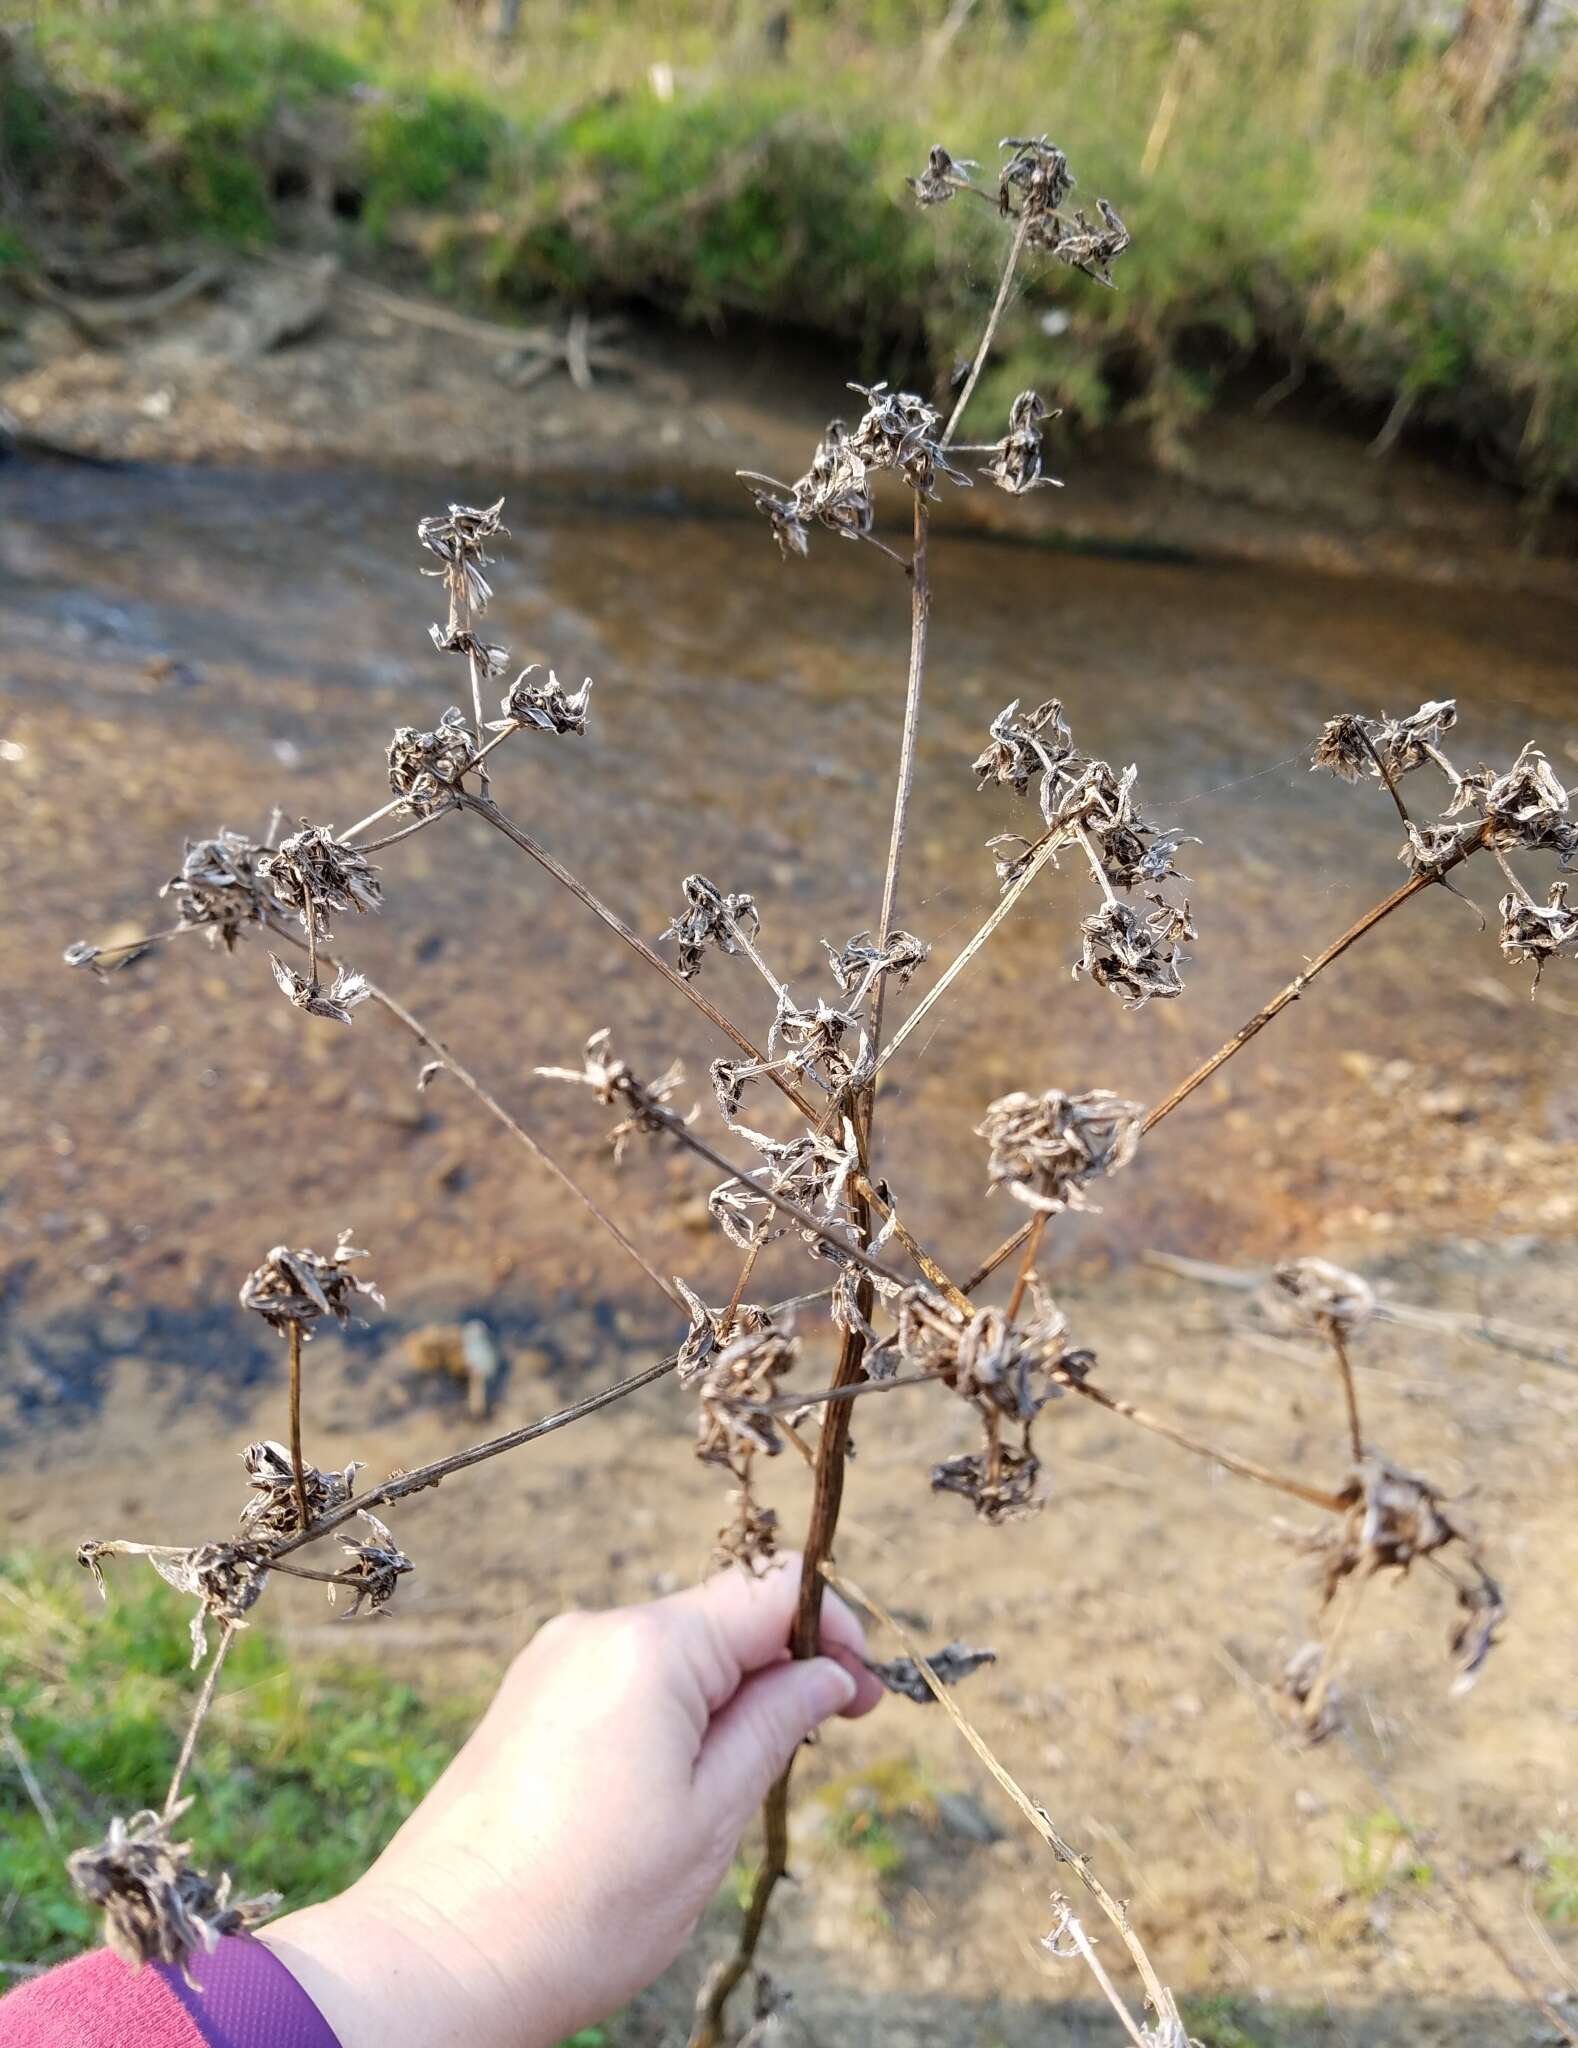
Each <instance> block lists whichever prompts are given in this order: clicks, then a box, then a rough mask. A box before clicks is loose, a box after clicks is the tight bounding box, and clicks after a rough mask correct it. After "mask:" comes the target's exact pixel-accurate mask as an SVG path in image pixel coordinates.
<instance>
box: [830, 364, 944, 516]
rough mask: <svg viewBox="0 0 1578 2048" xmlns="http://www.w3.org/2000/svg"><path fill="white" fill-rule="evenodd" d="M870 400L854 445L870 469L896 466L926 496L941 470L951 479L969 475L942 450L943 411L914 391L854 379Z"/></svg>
mask: <svg viewBox="0 0 1578 2048" xmlns="http://www.w3.org/2000/svg"><path fill="white" fill-rule="evenodd" d="M849 388H850V390H851V391H858V392H859V393H860V395H861V397H862V398H864V399H865V401H866V410H865V412H864V413H863V414H862V415H861V418H860V421H859V423H858V425H857V426H856V428H855V431H854V433H853V434H852V435H851V437H850V442H849V445H850V446H851V448H853V449H854V451H855V453H856V454H857V455H858V456H859V458H860V460H861V461H862V462H864V463H865V465H866V466H867V468H868V469H892V470H897V471H898V473H899V475H900V476H902V477H903V479H904V481H905V482H906V483H907V484H908V485H909V486H910V488H911V490H914V491H919V492H920V493H921V494H922V495H923V496H925V497H928V498H931V497H935V496H936V485H937V475H938V472H939V471H940V472H941V473H942V474H943V475H944V476H946V477H947V478H948V479H949V480H950V481H951V482H953V483H956V484H965V485H968V484H969V481H970V479H969V478H968V477H967V476H966V475H965V474H964V472H963V471H962V470H959V469H955V468H954V466H953V464H952V463H950V462H949V460H948V458H947V456H946V454H945V453H944V452H943V448H942V442H941V438H940V437H941V433H942V414H941V413H940V412H939V411H938V410H937V408H936V406H934V405H931V404H929V403H928V402H927V401H926V400H925V399H924V398H917V397H916V395H915V393H914V392H913V391H889V389H888V387H887V385H886V384H885V383H883V384H870V385H866V384H851V385H850V387H849Z"/></svg>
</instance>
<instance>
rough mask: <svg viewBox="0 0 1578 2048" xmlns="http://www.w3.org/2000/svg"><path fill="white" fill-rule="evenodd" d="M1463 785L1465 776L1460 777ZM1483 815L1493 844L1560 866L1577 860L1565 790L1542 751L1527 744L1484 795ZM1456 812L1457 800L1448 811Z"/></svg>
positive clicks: (1575, 829)
mask: <svg viewBox="0 0 1578 2048" xmlns="http://www.w3.org/2000/svg"><path fill="white" fill-rule="evenodd" d="M1464 781H1465V784H1466V783H1467V781H1468V778H1467V777H1465V778H1464ZM1483 802H1484V809H1485V815H1486V817H1487V818H1488V819H1489V820H1490V823H1491V827H1492V832H1493V839H1494V843H1495V844H1496V845H1497V846H1500V847H1512V846H1521V847H1524V848H1526V849H1527V850H1528V851H1529V852H1530V853H1541V852H1551V853H1555V854H1556V855H1557V856H1558V859H1559V861H1560V864H1561V865H1562V867H1564V868H1570V867H1571V866H1572V865H1573V861H1574V858H1575V857H1578V825H1574V824H1573V822H1572V820H1571V818H1570V817H1569V815H1568V797H1567V791H1566V790H1565V789H1564V788H1563V787H1562V785H1561V783H1559V782H1558V781H1557V779H1556V771H1555V770H1554V769H1553V768H1552V766H1551V764H1550V762H1549V761H1548V760H1547V759H1546V758H1545V755H1544V753H1543V752H1542V751H1541V750H1540V748H1538V747H1537V746H1535V744H1534V742H1533V741H1532V740H1530V741H1529V742H1528V743H1527V744H1526V745H1525V747H1524V749H1523V751H1522V753H1521V754H1519V756H1518V758H1517V760H1516V761H1514V762H1513V764H1512V766H1511V767H1510V768H1509V769H1508V770H1507V772H1506V774H1505V775H1499V776H1497V777H1496V778H1495V779H1494V780H1493V781H1492V782H1491V783H1490V785H1489V787H1488V788H1487V789H1486V790H1485V791H1484V796H1483ZM1456 808H1458V805H1457V803H1456V801H1454V802H1453V803H1452V804H1451V805H1449V806H1448V813H1449V815H1450V812H1451V811H1452V810H1455V809H1456Z"/></svg>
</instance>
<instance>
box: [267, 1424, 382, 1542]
mask: <svg viewBox="0 0 1578 2048" xmlns="http://www.w3.org/2000/svg"><path fill="white" fill-rule="evenodd" d="M241 1462H242V1464H243V1465H244V1466H245V1467H246V1475H247V1479H248V1481H249V1482H250V1484H251V1486H252V1498H251V1499H250V1500H249V1501H248V1502H247V1504H246V1506H245V1507H244V1508H243V1509H242V1510H241V1526H242V1528H243V1529H244V1530H245V1531H246V1533H247V1534H248V1535H249V1536H256V1537H259V1538H262V1537H266V1536H294V1535H295V1534H296V1533H297V1531H298V1530H299V1529H300V1528H301V1514H300V1510H299V1507H298V1505H297V1501H296V1479H295V1472H294V1470H293V1468H292V1465H291V1461H290V1452H289V1451H288V1450H287V1449H286V1448H285V1446H284V1445H283V1444H280V1443H275V1442H274V1441H273V1440H272V1439H265V1440H264V1441H262V1442H260V1443H255V1444H248V1445H247V1447H246V1449H245V1450H244V1451H243V1452H242V1454H241ZM361 1469H362V1466H361V1461H360V1460H359V1459H353V1460H352V1461H351V1463H350V1464H349V1465H347V1466H346V1467H345V1469H344V1470H343V1471H341V1472H320V1471H319V1470H318V1469H317V1467H316V1466H313V1465H308V1466H306V1467H304V1468H303V1471H302V1483H303V1488H304V1490H305V1492H306V1496H307V1521H308V1524H309V1525H310V1524H312V1523H313V1522H316V1521H317V1520H318V1518H319V1516H320V1515H326V1514H329V1513H330V1512H331V1511H332V1510H333V1509H335V1508H341V1507H344V1506H345V1505H346V1503H347V1502H348V1501H349V1500H350V1498H351V1493H352V1490H353V1489H354V1487H355V1485H356V1475H357V1473H358V1472H360V1471H361Z"/></svg>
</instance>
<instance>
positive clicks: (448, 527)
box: [416, 498, 508, 612]
mask: <svg viewBox="0 0 1578 2048" xmlns="http://www.w3.org/2000/svg"><path fill="white" fill-rule="evenodd" d="M503 510H504V500H503V499H502V498H500V499H499V500H498V502H497V503H496V504H493V505H488V506H486V507H484V508H483V509H481V510H478V509H477V508H476V507H475V506H471V505H451V506H450V508H449V511H448V513H447V514H445V515H435V516H434V517H432V518H430V519H419V520H418V521H417V523H416V537H417V539H418V540H419V541H420V542H421V543H422V545H423V547H425V548H426V549H427V551H428V553H429V554H430V555H437V557H438V559H439V563H440V567H438V568H437V569H424V570H423V571H422V573H423V575H424V576H439V577H442V578H443V581H444V586H445V588H446V589H447V590H448V592H449V598H450V605H451V609H454V608H456V607H464V608H467V609H471V610H475V611H479V612H485V611H486V610H487V608H488V599H489V598H490V597H491V596H492V595H493V589H492V586H491V585H490V584H489V582H488V579H487V578H486V577H485V576H484V575H483V573H482V572H483V570H484V569H485V568H486V567H487V565H488V563H489V561H490V560H491V557H490V556H489V555H488V554H487V553H486V552H485V548H486V544H487V543H488V542H489V541H490V540H492V539H493V538H494V537H495V536H496V535H497V534H499V533H503V532H507V531H508V529H507V528H505V527H501V526H500V524H499V515H500V513H501V512H502V511H503Z"/></svg>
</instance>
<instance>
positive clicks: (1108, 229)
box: [1025, 199, 1134, 287]
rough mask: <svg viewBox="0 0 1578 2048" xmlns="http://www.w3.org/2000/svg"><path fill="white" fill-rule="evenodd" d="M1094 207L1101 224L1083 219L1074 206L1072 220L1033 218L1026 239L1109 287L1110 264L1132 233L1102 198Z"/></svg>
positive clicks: (1131, 237)
mask: <svg viewBox="0 0 1578 2048" xmlns="http://www.w3.org/2000/svg"><path fill="white" fill-rule="evenodd" d="M1096 211H1097V212H1098V213H1099V214H1100V215H1101V226H1100V227H1097V226H1095V225H1094V224H1093V223H1092V222H1091V221H1089V220H1087V219H1086V217H1085V214H1084V211H1083V209H1082V208H1080V207H1075V209H1074V217H1073V219H1072V221H1067V220H1064V219H1062V218H1061V217H1059V216H1057V215H1048V216H1046V217H1043V218H1038V219H1036V220H1035V221H1033V222H1032V223H1031V226H1030V228H1029V230H1028V232H1027V233H1026V236H1025V240H1026V241H1027V242H1028V243H1029V245H1030V247H1031V248H1032V249H1043V250H1045V251H1046V253H1047V255H1049V256H1054V257H1056V258H1057V260H1058V262H1059V263H1066V264H1067V265H1068V266H1069V268H1070V269H1071V270H1078V271H1081V272H1083V274H1084V275H1085V276H1086V277H1088V278H1092V279H1093V280H1094V281H1095V282H1096V283H1097V284H1104V285H1107V286H1109V287H1110V286H1111V285H1112V266H1113V264H1114V263H1116V262H1117V260H1118V258H1119V257H1120V256H1121V255H1122V254H1123V252H1124V250H1125V249H1127V248H1128V246H1129V244H1130V243H1131V242H1132V241H1133V239H1134V237H1133V236H1132V235H1131V234H1130V233H1129V231H1128V229H1127V228H1126V227H1125V226H1124V224H1123V222H1122V221H1121V220H1120V219H1119V218H1118V215H1117V213H1116V211H1115V210H1114V209H1113V208H1112V207H1111V206H1109V205H1108V204H1107V202H1106V200H1105V199H1098V200H1097V201H1096Z"/></svg>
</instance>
